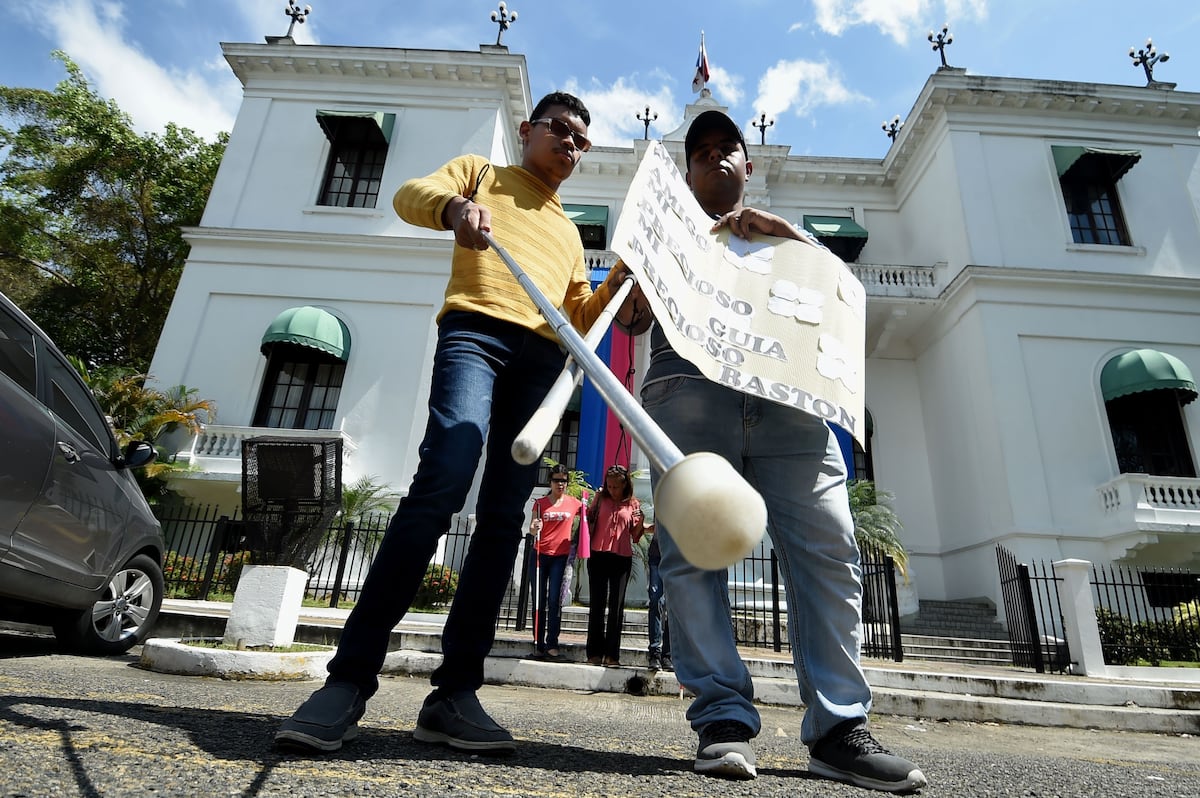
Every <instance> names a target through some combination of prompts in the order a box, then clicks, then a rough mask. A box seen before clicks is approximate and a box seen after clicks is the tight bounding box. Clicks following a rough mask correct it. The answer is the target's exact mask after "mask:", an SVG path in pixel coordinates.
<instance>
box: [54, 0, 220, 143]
mask: <svg viewBox="0 0 1200 798" xmlns="http://www.w3.org/2000/svg"><path fill="white" fill-rule="evenodd" d="M41 14H42V19H43V21H44V23H45V25H46V26H47V27H48V28H49V30H50V35H51V37H52V38H53V39H54V41H55V45H56V46H57V47H58V48H59V49H61V50H63V51H65V52H66V53H67V54H68V55H69V56H70V57H71V58H72V60H74V61H75V63H77V64H79V66H80V68H81V69H82V70H83V72H84V74H85V75H86V76H87V78H88V81H89V83H91V84H92V87H93V89H94V90H95V91H96V93H97V94H99V95H100V96H102V97H111V98H112V99H114V100H116V102H117V104H118V105H119V106H120V107H121V109H122V110H124V111H125V112H126V113H128V114H129V115H130V117H132V119H133V122H134V126H135V127H136V128H137V129H139V130H142V131H148V132H158V131H160V130H162V129H163V127H164V126H165V125H166V123H167V122H174V123H175V124H177V125H179V126H181V127H188V128H191V129H192V130H194V131H195V132H196V133H197V134H199V135H201V136H204V137H206V138H209V139H211V138H213V137H215V136H216V134H217V133H219V132H220V131H224V130H229V129H230V128H231V127H232V125H233V117H234V109H236V108H237V103H238V101H239V97H238V94H237V93H236V92H231V91H230V88H229V83H228V82H229V81H230V80H233V78H232V76H231V75H230V74H229V72H228V70H227V69H226V70H225V71H223V73H222V74H220V75H219V76H217V75H211V74H209V73H210V70H207V69H205V65H203V64H201V65H200V67H199V69H193V68H188V69H168V68H166V67H163V66H162V65H160V64H158V63H155V62H154V61H153V60H152V59H151V58H149V57H148V56H147V55H146V54H145V53H143V52H142V51H141V49H140V48H139V47H138V46H137V45H136V44H135V43H133V42H131V41H129V40H127V39H126V37H125V22H126V20H125V16H124V13H123V4H122V3H119V2H102V3H95V2H92V3H89V2H85V1H84V0H62V2H52V3H47V4H45V5H44V6H43V8H42V9H41ZM235 82H236V81H235Z"/></svg>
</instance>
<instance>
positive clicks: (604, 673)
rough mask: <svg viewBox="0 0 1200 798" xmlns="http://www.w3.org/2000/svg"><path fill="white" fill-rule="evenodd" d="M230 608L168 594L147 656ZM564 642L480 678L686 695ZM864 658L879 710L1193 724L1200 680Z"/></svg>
mask: <svg viewBox="0 0 1200 798" xmlns="http://www.w3.org/2000/svg"><path fill="white" fill-rule="evenodd" d="M230 607H231V605H230V604H228V603H224V602H201V601H183V600H173V599H168V600H167V601H164V602H163V610H162V615H161V616H160V620H159V622H158V624H157V625H156V627H155V635H156V637H155V638H154V639H151V640H148V641H147V642H146V644H145V645H144V646H143V664H146V665H147V666H148V667H151V668H152V669H153V670H166V671H168V672H177V673H183V672H198V671H195V670H190V671H189V670H185V669H184V667H185V665H183V664H180V663H179V662H178V660H179V658H185V659H187V660H188V663H187V665H186V667H194V665H193V664H192V663H191V660H192V659H193V658H194V657H193V655H191V654H190V653H189V652H188V647H186V646H181V645H179V644H178V643H177V642H176V641H174V640H171V639H170V638H172V637H174V638H186V637H219V636H220V635H221V634H222V633H223V630H224V625H225V618H227V617H228V615H229V610H230ZM348 614H349V611H348V610H340V609H329V608H311V607H305V608H303V609H302V611H301V618H300V625H299V626H298V628H297V632H296V640H297V641H298V642H300V641H303V642H310V643H323V644H328V645H336V642H337V638H338V635H339V634H340V630H341V626H342V624H343V623H344V622H345V618H346V616H347V615H348ZM444 620H445V615H443V614H439V613H420V612H410V613H408V614H407V615H405V616H404V619H403V620H402V621H401V622H400V624H399V625H398V626H397V627H396V629H395V630H394V631H393V633H392V644H391V647H390V653H389V654H388V656H387V659H386V661H385V663H384V668H383V673H385V674H406V675H411V674H417V675H425V674H428V673H431V672H432V671H433V669H434V668H436V667H437V665H438V664H439V663H440V662H441V653H440V652H441V628H442V623H443V622H444ZM635 640H636V638H635ZM639 642H640V641H639ZM194 650H195V649H192V651H194ZM561 650H562V651H563V655H564V660H565V661H562V662H553V663H550V662H541V661H537V660H533V659H530V658H529V656H530V654H531V653H532V641H531V639H530V637H529V634H528V633H517V632H504V631H502V632H500V633H498V634H497V638H496V643H495V645H494V646H493V648H492V652H491V655H490V656H489V657H488V660H487V662H486V664H485V679H486V680H487V681H488V682H490V683H496V684H519V685H525V686H531V687H546V688H555V689H564V690H582V691H590V692H619V693H632V694H635V695H646V694H656V695H680V694H682V691H681V688H680V686H679V684H678V682H677V681H676V680H675V675H674V674H673V673H670V672H666V671H657V672H653V671H649V670H648V669H647V668H646V651H645V649H644V648H633V647H626V648H625V650H624V653H623V654H622V657H621V661H622V663H623V664H622V666H621V667H616V668H601V667H597V666H594V665H587V664H586V663H585V662H584V660H585V659H586V657H585V655H584V653H583V640H582V638H581V636H579V635H571V634H566V635H564V636H563V645H562V646H561ZM203 651H206V652H208V654H207V655H206V659H208V660H210V661H209V662H208V663H207V664H206V665H204V666H203V667H205V668H207V669H208V670H207V671H206V672H208V673H209V674H210V675H218V676H225V677H226V678H243V679H245V678H310V679H320V678H323V677H324V665H325V662H326V661H327V660H328V657H329V656H330V655H329V654H321V653H318V654H307V655H272V654H264V653H260V652H223V653H222V654H223V655H224V654H228V655H229V657H228V658H227V660H228V663H227V664H226V665H225V666H224V667H225V668H226V669H228V670H229V672H222V670H221V668H222V666H221V665H220V664H218V663H214V662H212V661H211V660H212V659H213V657H214V655H213V653H212V649H204V650H203ZM281 658H284V659H286V658H291V660H292V663H293V664H291V665H288V664H285V662H284V659H281ZM742 658H743V659H744V660H745V661H746V664H747V666H748V667H749V669H750V673H751V675H752V677H753V679H754V685H755V698H756V700H757V701H759V702H761V703H764V704H773V705H780V706H800V705H802V702H801V701H800V698H799V691H798V689H797V687H796V682H795V676H794V673H793V671H792V663H791V655H790V654H788V653H786V652H784V653H776V652H774V651H771V650H769V649H759V648H743V649H742ZM863 666H864V667H863V669H864V671H866V674H867V679H868V681H869V682H870V683H871V686H872V689H873V692H874V706H873V707H872V711H873V712H874V713H880V714H888V715H902V716H907V717H918V718H926V719H930V720H968V721H976V722H995V723H1016V724H1030V725H1037V726H1062V727H1073V728H1100V729H1112V730H1124V731H1144V732H1160V733H1172V734H1200V669H1197V670H1196V677H1197V678H1196V681H1195V683H1190V684H1180V683H1178V682H1168V681H1165V680H1164V681H1153V680H1138V681H1127V680H1116V679H1098V678H1093V677H1084V676H1064V675H1050V674H1039V673H1035V672H1033V671H1031V670H1027V669H1020V668H1013V667H984V666H959V665H954V666H952V667H949V666H947V665H945V664H942V663H934V662H921V661H906V662H893V661H891V660H882V659H864V661H863ZM214 670H215V672H214Z"/></svg>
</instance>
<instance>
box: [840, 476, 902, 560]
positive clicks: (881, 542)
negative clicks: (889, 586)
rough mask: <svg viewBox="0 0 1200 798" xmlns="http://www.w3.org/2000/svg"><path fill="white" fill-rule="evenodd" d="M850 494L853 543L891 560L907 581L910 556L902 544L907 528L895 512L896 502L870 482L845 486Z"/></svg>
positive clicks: (863, 480)
mask: <svg viewBox="0 0 1200 798" xmlns="http://www.w3.org/2000/svg"><path fill="white" fill-rule="evenodd" d="M846 490H847V491H848V492H849V494H850V515H851V516H853V518H854V539H855V540H856V541H858V545H859V546H870V547H872V548H874V549H876V550H878V551H880V552H882V553H883V554H886V555H888V556H890V557H891V558H892V560H893V562H895V563H896V568H898V569H899V571H900V575H901V576H903V577H904V580H905V581H906V582H907V581H908V552H907V551H905V550H904V544H903V543H902V542H901V541H900V535H899V533H900V530H901V529H903V528H904V525H903V524H901V523H900V519H899V518H898V517H897V516H896V511H895V510H893V509H892V507H891V502H892V499H893V498H895V497H894V496H893V495H892V494H891V493H889V492H888V491H886V490H878V489H877V488H876V487H875V483H874V482H873V481H872V480H869V479H852V480H850V481H849V482H847V483H846Z"/></svg>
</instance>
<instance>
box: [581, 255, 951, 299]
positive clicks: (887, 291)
mask: <svg viewBox="0 0 1200 798" xmlns="http://www.w3.org/2000/svg"><path fill="white" fill-rule="evenodd" d="M583 261H584V265H585V266H586V267H587V270H588V274H589V275H591V277H592V279H593V280H595V279H603V278H604V275H605V274H607V273H608V270H609V269H611V268H612V267H613V265H615V264H616V262H617V253H615V252H613V251H611V250H607V249H587V250H584V252H583ZM847 265H848V266H849V267H850V271H851V273H853V274H854V276H855V277H857V278H858V280H859V282H861V283H862V284H863V288H865V289H866V291H867V296H887V297H913V298H918V299H934V298H936V297H937V287H936V285H935V283H936V276H935V273H934V267H932V266H885V265H879V264H870V263H850V264H847Z"/></svg>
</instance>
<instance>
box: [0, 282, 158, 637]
mask: <svg viewBox="0 0 1200 798" xmlns="http://www.w3.org/2000/svg"><path fill="white" fill-rule="evenodd" d="M0 454H2V458H0V617H2V618H5V619H8V620H16V621H22V622H25V623H35V624H44V625H48V626H52V627H53V628H54V632H55V635H56V636H57V637H58V639H59V640H60V641H61V642H63V643H64V644H65V645H67V646H68V647H69V648H71V649H72V650H75V651H79V652H82V653H89V654H120V653H123V652H125V651H127V650H129V648H130V647H132V646H134V645H135V644H137V643H140V642H141V641H142V640H144V639H145V637H146V635H147V634H148V633H149V631H150V628H151V626H152V625H153V624H154V621H155V619H156V618H157V617H158V611H159V608H160V606H161V605H162V598H163V572H162V562H163V536H162V529H161V527H160V526H159V523H158V521H157V520H156V519H155V517H154V515H153V514H152V513H151V512H150V507H149V505H147V504H146V500H145V498H144V497H143V496H142V492H141V490H139V488H138V486H137V483H136V481H135V480H134V478H133V474H132V473H131V472H130V469H131V468H135V467H137V466H140V465H145V464H147V463H149V462H151V461H153V460H154V456H155V452H154V448H153V447H152V446H151V445H150V444H148V443H144V442H140V441H139V442H134V443H131V444H129V445H128V446H127V447H126V448H125V450H124V451H121V450H120V449H119V448H118V446H117V442H116V439H115V438H114V437H113V433H112V430H111V428H110V427H109V424H108V421H107V420H106V418H105V417H104V414H103V413H102V412H101V410H100V406H99V405H98V404H97V403H96V399H95V397H94V396H93V395H92V393H91V391H90V390H89V389H88V387H87V385H86V384H85V383H84V382H83V380H82V379H81V378H80V376H79V374H78V372H76V370H75V369H74V368H73V367H72V366H71V364H70V363H69V362H68V361H67V359H66V357H65V356H64V355H63V353H62V352H60V351H59V350H58V347H56V346H55V345H54V344H53V343H52V342H51V341H50V339H49V338H48V337H47V336H46V334H45V333H44V332H42V330H41V329H39V328H38V326H37V325H36V324H34V323H33V322H32V321H31V320H30V319H29V317H28V316H26V315H25V314H24V313H23V312H22V311H21V310H20V309H19V308H17V306H16V305H14V304H13V303H12V302H11V301H10V300H9V299H8V297H6V296H5V295H4V294H0Z"/></svg>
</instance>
